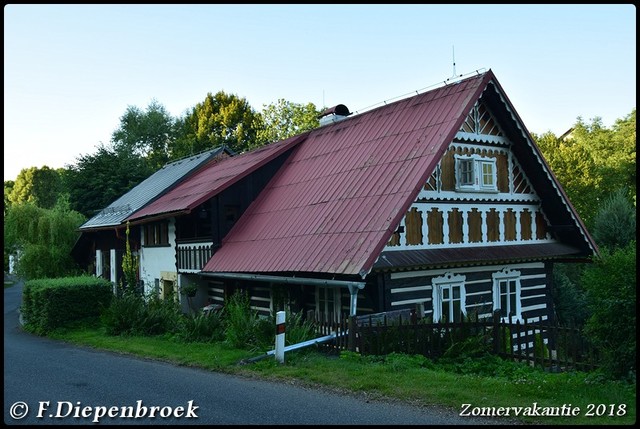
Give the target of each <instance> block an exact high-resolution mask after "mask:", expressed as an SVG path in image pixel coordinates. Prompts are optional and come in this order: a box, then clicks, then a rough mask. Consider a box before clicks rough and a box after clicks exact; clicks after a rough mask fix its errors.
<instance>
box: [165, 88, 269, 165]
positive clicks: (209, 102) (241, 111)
mask: <svg viewBox="0 0 640 429" xmlns="http://www.w3.org/2000/svg"><path fill="white" fill-rule="evenodd" d="M257 116H258V114H257V113H256V111H255V110H254V109H253V108H252V107H251V105H250V104H249V102H248V101H247V100H246V99H245V98H241V97H238V96H237V95H235V94H227V93H225V92H224V91H219V92H217V93H216V94H215V95H214V94H212V93H208V94H207V96H206V97H205V99H204V101H202V102H201V103H198V104H196V105H195V107H193V108H192V109H191V111H190V112H189V113H187V114H185V115H184V117H182V118H180V119H178V120H176V130H177V136H176V140H175V142H174V144H173V146H172V148H171V158H172V159H177V158H181V157H184V156H188V155H192V154H195V153H199V152H202V151H204V150H208V149H211V148H214V147H218V146H226V147H228V148H230V149H231V150H232V151H234V152H237V153H240V152H243V151H245V150H248V149H251V148H254V147H257V146H258V141H257V138H256V134H257V129H256V128H255V127H256V124H258V123H259V121H257V120H256V118H257Z"/></svg>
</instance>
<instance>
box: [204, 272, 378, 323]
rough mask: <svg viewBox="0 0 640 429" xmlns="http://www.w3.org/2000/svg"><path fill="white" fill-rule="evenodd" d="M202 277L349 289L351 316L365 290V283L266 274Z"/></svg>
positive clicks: (226, 274)
mask: <svg viewBox="0 0 640 429" xmlns="http://www.w3.org/2000/svg"><path fill="white" fill-rule="evenodd" d="M199 274H200V275H201V276H205V277H217V278H223V279H234V280H251V281H256V282H268V283H287V284H297V285H310V286H327V287H344V288H348V289H349V294H350V295H351V299H350V302H349V315H350V316H355V315H356V307H357V300H358V290H361V289H364V286H365V284H366V283H365V282H355V281H348V280H325V279H314V278H310V277H282V276H271V275H265V274H246V273H214V272H200V273H199Z"/></svg>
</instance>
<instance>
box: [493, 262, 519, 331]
mask: <svg viewBox="0 0 640 429" xmlns="http://www.w3.org/2000/svg"><path fill="white" fill-rule="evenodd" d="M492 277H493V311H499V312H500V317H501V318H508V319H509V320H510V321H512V320H522V313H521V305H520V271H512V270H508V269H504V270H502V271H499V272H497V273H493V276H492Z"/></svg>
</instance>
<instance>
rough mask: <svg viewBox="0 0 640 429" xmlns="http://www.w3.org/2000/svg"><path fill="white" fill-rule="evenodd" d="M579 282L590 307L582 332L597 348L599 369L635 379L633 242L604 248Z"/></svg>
mask: <svg viewBox="0 0 640 429" xmlns="http://www.w3.org/2000/svg"><path fill="white" fill-rule="evenodd" d="M582 281H583V285H584V288H585V290H586V291H587V299H588V303H589V308H590V310H591V316H590V317H589V319H588V320H587V323H586V325H585V333H586V334H587V335H588V337H589V340H590V341H591V342H592V343H593V344H594V346H595V347H596V349H597V350H598V351H599V354H600V360H601V361H600V364H601V365H602V370H603V371H604V372H605V373H606V374H608V375H609V376H610V377H613V378H627V377H629V378H635V372H636V287H637V284H636V242H635V241H632V242H631V243H629V244H628V245H627V246H626V247H624V248H622V249H616V250H613V251H607V250H605V249H603V250H602V253H601V257H599V258H598V259H596V261H595V263H594V264H593V266H590V267H589V268H587V269H586V270H585V272H584V275H583V277H582Z"/></svg>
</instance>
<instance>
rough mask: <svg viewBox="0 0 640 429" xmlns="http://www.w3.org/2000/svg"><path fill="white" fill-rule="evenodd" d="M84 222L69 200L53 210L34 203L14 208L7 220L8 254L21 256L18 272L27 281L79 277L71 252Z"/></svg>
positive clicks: (5, 227)
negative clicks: (70, 275)
mask: <svg viewBox="0 0 640 429" xmlns="http://www.w3.org/2000/svg"><path fill="white" fill-rule="evenodd" d="M84 220H85V217H84V216H82V215H81V214H80V213H78V212H75V211H73V210H70V209H69V204H68V201H67V200H66V198H61V199H60V200H59V201H58V203H57V204H56V205H55V206H54V207H53V208H51V209H45V208H42V207H38V206H36V205H35V204H34V203H33V202H25V203H22V204H15V205H12V206H11V207H10V208H9V210H8V211H7V214H6V216H5V218H4V238H5V241H4V251H5V253H6V254H7V253H16V252H17V253H18V254H19V255H20V257H19V259H18V262H17V265H16V271H17V273H18V274H19V275H20V276H22V277H25V278H27V279H34V278H44V277H49V278H54V277H64V276H66V275H68V274H70V273H77V267H76V265H75V263H74V261H73V258H72V257H71V249H72V248H73V245H74V244H75V242H76V240H77V239H78V236H79V233H78V227H79V226H80V225H81V224H82V223H83V222H84Z"/></svg>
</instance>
